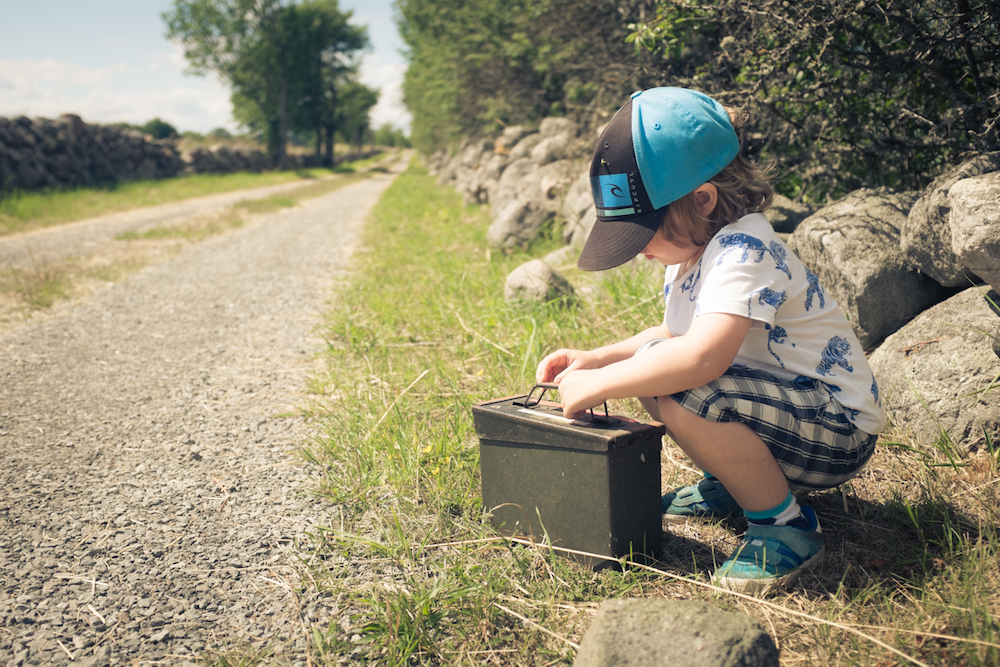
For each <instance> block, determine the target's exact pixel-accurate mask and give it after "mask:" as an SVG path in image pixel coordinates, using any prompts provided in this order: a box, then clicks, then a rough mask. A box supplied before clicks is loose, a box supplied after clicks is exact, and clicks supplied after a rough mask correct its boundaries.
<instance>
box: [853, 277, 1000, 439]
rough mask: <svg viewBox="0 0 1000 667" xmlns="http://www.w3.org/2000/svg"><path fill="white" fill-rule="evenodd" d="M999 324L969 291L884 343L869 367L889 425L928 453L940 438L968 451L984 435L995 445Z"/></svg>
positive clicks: (999, 426)
mask: <svg viewBox="0 0 1000 667" xmlns="http://www.w3.org/2000/svg"><path fill="white" fill-rule="evenodd" d="M998 324H1000V318H998V316H997V315H996V313H994V312H993V310H991V308H990V306H989V304H988V303H987V302H986V300H985V299H984V298H983V293H982V290H981V288H978V287H970V288H969V289H966V290H965V291H963V292H960V293H959V294H957V295H955V296H953V297H951V298H950V299H948V300H947V301H944V302H942V303H939V304H938V305H936V306H934V307H933V308H931V309H929V310H927V311H926V312H924V313H922V314H921V315H919V316H918V317H916V318H914V320H913V321H912V322H910V323H909V324H907V325H906V326H905V327H903V328H902V329H900V330H899V331H898V332H896V333H894V334H893V335H891V336H889V337H888V338H886V339H885V342H884V343H882V345H881V346H880V347H879V348H878V349H877V350H876V351H875V352H874V353H873V354H872V355H871V357H870V358H869V363H870V364H871V367H872V370H873V371H874V372H875V377H876V378H877V379H878V383H879V390H880V395H881V398H882V404H883V405H884V406H885V407H886V410H887V411H888V413H889V418H890V419H891V420H892V422H893V423H895V424H897V425H899V426H901V427H903V428H905V429H908V430H909V431H911V432H912V434H913V436H914V438H916V439H917V440H918V441H919V442H920V443H922V444H924V445H926V446H931V445H933V444H934V443H935V442H937V441H938V440H939V439H940V438H941V435H942V433H947V434H948V437H949V438H950V439H951V440H952V442H954V443H955V444H957V445H959V446H960V447H963V448H968V449H973V450H974V449H976V448H977V447H978V446H980V444H982V443H983V442H984V432H985V433H989V434H990V437H991V438H992V440H993V442H1000V384H996V385H993V379H994V378H995V377H996V376H997V373H998V372H1000V359H997V356H996V355H994V351H993V346H994V345H995V341H996V339H995V338H993V336H996V334H997V327H998ZM987 388H989V391H988V392H987V394H985V395H983V394H981V393H977V392H982V391H983V390H984V389H987Z"/></svg>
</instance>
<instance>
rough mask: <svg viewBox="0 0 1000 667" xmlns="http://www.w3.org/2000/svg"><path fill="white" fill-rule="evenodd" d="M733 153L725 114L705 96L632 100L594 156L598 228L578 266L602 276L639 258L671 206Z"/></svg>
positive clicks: (664, 93)
mask: <svg viewBox="0 0 1000 667" xmlns="http://www.w3.org/2000/svg"><path fill="white" fill-rule="evenodd" d="M739 152H740V142H739V139H738V138H737V136H736V130H734V129H733V125H732V122H731V121H730V120H729V114H728V113H726V110H725V109H724V108H723V107H722V105H721V104H719V103H718V102H716V101H715V100H713V99H712V98H711V97H709V96H708V95H705V94H704V93H699V92H697V91H694V90H688V89H686V88H651V89H649V90H644V91H638V92H635V93H633V94H632V97H631V98H630V99H629V101H628V102H626V103H625V106H623V107H622V108H621V109H619V110H618V113H616V114H615V116H614V118H612V119H611V122H610V123H608V126H607V127H606V128H605V129H604V131H603V132H602V133H601V138H600V139H599V140H598V142H597V148H596V149H595V150H594V159H593V161H592V162H591V164H590V187H591V189H592V190H593V193H594V204H595V205H596V206H597V222H596V223H594V229H593V231H591V233H590V236H589V237H588V239H587V243H586V244H585V245H584V247H583V252H581V253H580V259H579V260H578V261H577V266H579V267H580V268H581V269H583V270H585V271H602V270H604V269H611V268H614V267H616V266H620V265H621V264H624V263H625V262H627V261H629V260H630V259H632V258H633V257H635V256H636V255H638V254H639V252H640V251H642V249H643V248H645V247H646V245H647V244H648V243H649V241H650V239H652V238H653V235H654V234H655V233H656V231H657V230H658V229H659V228H660V223H661V222H662V221H663V216H664V215H665V214H666V212H667V207H668V206H669V205H670V203H671V202H674V201H677V200H678V199H680V198H681V197H683V196H684V195H686V194H688V193H689V192H693V191H694V190H695V189H697V188H698V187H699V186H701V185H702V184H703V183H706V182H707V181H709V180H710V179H712V178H713V177H714V176H716V175H717V174H718V173H719V172H720V171H722V170H723V169H724V168H725V167H726V166H727V165H728V164H729V163H730V162H732V161H733V159H734V158H735V157H736V156H737V155H738V154H739Z"/></svg>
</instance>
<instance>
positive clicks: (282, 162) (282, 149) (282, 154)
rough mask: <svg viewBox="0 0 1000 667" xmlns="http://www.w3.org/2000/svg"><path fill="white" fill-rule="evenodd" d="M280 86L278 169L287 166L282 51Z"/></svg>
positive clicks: (285, 69)
mask: <svg viewBox="0 0 1000 667" xmlns="http://www.w3.org/2000/svg"><path fill="white" fill-rule="evenodd" d="M278 58H279V64H280V69H281V87H280V88H279V89H278V143H277V149H278V154H277V162H278V169H285V168H286V167H287V166H288V158H287V156H288V153H287V142H288V61H287V59H286V58H285V54H284V53H283V52H282V53H281V54H280V55H279V56H278Z"/></svg>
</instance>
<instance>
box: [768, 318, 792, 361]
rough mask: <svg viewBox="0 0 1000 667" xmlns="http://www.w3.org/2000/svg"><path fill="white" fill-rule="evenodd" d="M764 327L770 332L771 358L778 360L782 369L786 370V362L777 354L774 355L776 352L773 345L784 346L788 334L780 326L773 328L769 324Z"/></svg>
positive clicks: (769, 350)
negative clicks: (772, 347)
mask: <svg viewBox="0 0 1000 667" xmlns="http://www.w3.org/2000/svg"><path fill="white" fill-rule="evenodd" d="M764 327H765V328H766V329H767V330H768V331H767V351H768V352H770V353H771V356H772V357H774V358H775V359H777V360H778V363H779V364H780V365H781V367H782V368H784V367H785V362H784V361H782V360H781V357H779V356H778V355H777V354H775V353H774V350H772V349H771V343H775V344H776V345H783V344H784V343H785V338H786V337H787V336H788V332H787V331H785V330H784V329H783V328H782V327H779V326H774V327H772V326H771V325H769V324H765V325H764Z"/></svg>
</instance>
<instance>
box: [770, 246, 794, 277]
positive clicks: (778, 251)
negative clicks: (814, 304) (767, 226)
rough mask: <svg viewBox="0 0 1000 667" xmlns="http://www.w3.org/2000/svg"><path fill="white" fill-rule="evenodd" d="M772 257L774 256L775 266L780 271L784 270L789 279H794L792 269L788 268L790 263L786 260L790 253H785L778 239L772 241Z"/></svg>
mask: <svg viewBox="0 0 1000 667" xmlns="http://www.w3.org/2000/svg"><path fill="white" fill-rule="evenodd" d="M770 248H771V257H773V258H774V268H776V269H778V270H779V271H783V272H784V273H785V275H786V276H788V279H789V280H791V279H792V270H791V269H789V268H788V264H785V260H786V259H788V255H787V254H786V253H785V249H784V248H782V247H781V244H780V243H778V242H777V241H771V245H770Z"/></svg>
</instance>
